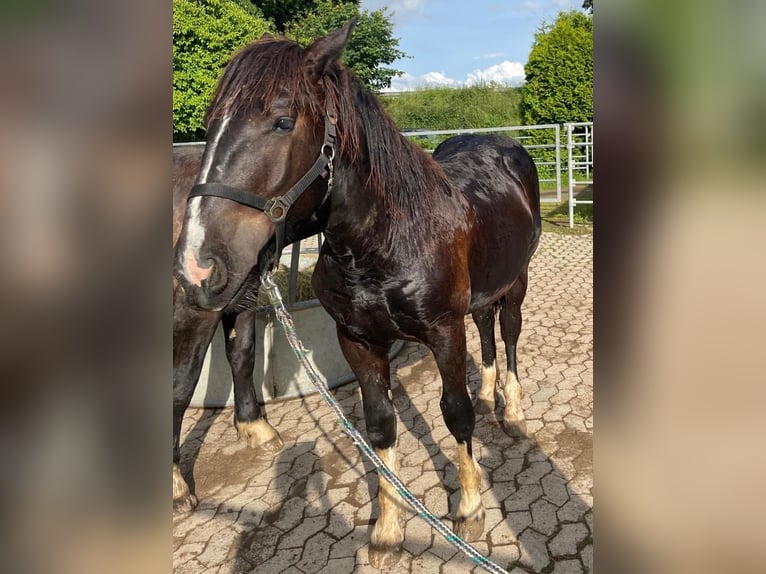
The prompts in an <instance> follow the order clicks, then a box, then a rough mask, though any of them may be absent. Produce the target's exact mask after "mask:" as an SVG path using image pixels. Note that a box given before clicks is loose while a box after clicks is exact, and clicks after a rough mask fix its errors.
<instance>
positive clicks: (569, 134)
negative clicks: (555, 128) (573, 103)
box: [566, 124, 575, 229]
mask: <svg viewBox="0 0 766 574" xmlns="http://www.w3.org/2000/svg"><path fill="white" fill-rule="evenodd" d="M566 126H567V176H568V178H569V228H570V229H572V228H573V227H574V201H575V199H574V173H573V166H572V153H573V150H572V124H566Z"/></svg>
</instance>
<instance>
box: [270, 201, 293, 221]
mask: <svg viewBox="0 0 766 574" xmlns="http://www.w3.org/2000/svg"><path fill="white" fill-rule="evenodd" d="M288 209H290V206H289V205H287V203H285V201H284V198H283V197H278V198H277V199H275V200H274V203H272V204H271V206H270V207H269V208H268V209H267V210H266V215H267V216H268V218H269V219H271V221H273V222H274V223H279V222H280V221H282V220H283V219H284V218H285V217H287V210H288Z"/></svg>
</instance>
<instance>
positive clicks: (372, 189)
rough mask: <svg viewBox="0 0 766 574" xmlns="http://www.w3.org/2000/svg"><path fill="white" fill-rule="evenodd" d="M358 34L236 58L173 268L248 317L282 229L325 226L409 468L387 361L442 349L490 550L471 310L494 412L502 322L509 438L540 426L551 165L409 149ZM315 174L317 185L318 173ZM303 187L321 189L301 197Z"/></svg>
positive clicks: (383, 489) (371, 391)
mask: <svg viewBox="0 0 766 574" xmlns="http://www.w3.org/2000/svg"><path fill="white" fill-rule="evenodd" d="M352 28H353V22H350V23H349V24H348V25H346V26H344V27H343V28H341V29H340V30H337V31H336V32H333V33H332V34H329V35H328V36H326V37H324V38H320V39H319V40H317V41H316V42H314V44H312V45H311V46H309V47H308V48H306V49H303V48H301V47H299V46H298V45H296V44H295V43H293V42H290V41H287V40H284V39H274V38H262V39H261V40H259V41H258V42H255V43H253V44H251V45H249V46H247V47H246V48H244V49H243V50H241V51H240V52H239V53H238V54H237V55H236V56H235V57H234V58H233V59H232V60H231V62H230V63H229V65H228V66H227V68H226V70H225V71H224V74H223V76H222V78H221V80H220V83H219V85H218V88H217V90H216V93H215V95H214V97H213V101H212V103H211V106H210V109H209V110H208V115H207V118H206V121H207V124H208V140H207V147H206V150H205V157H204V162H203V167H202V170H201V174H200V177H199V179H198V181H199V182H200V183H201V185H198V186H195V190H194V191H193V192H192V195H194V197H193V198H192V199H191V200H190V201H189V205H188V208H187V212H186V216H185V219H184V227H183V230H182V233H181V237H180V239H179V242H178V245H177V250H176V268H175V273H176V276H177V278H178V280H179V282H180V284H181V286H182V289H183V291H184V294H185V297H186V299H187V301H188V302H189V304H190V305H192V306H197V307H199V308H202V309H208V310H209V309H219V310H221V309H224V310H225V309H230V308H237V305H239V304H240V301H241V297H242V293H243V290H245V291H246V290H247V284H248V282H249V281H252V277H253V276H254V275H257V274H258V273H260V272H261V271H263V270H265V269H267V268H268V267H269V266H270V264H271V261H270V259H269V258H270V257H273V252H274V246H275V241H276V237H278V236H279V234H280V233H282V231H281V228H282V226H283V225H284V227H285V228H286V230H287V231H286V233H288V234H289V232H290V230H291V229H294V228H295V227H296V226H298V225H299V224H300V223H301V222H304V221H307V220H309V219H310V218H311V217H314V216H316V217H318V219H319V222H320V225H321V227H322V229H323V231H324V234H325V241H324V243H323V246H322V250H321V253H320V257H319V262H318V264H317V267H316V271H315V272H314V276H313V285H314V290H315V292H316V293H317V296H318V297H319V300H320V301H321V303H322V305H323V306H324V308H325V309H326V310H327V312H328V313H329V314H330V315H331V316H332V317H333V318H334V319H335V321H336V323H337V335H338V339H339V341H340V346H341V349H342V350H343V353H344V355H345V357H346V359H347V360H348V362H349V364H350V365H351V368H352V370H353V372H354V374H355V375H356V378H357V380H358V381H359V384H360V387H361V391H362V400H363V404H364V413H365V422H366V426H367V433H368V436H369V439H370V442H371V443H372V445H373V447H374V448H375V449H376V451H377V452H378V454H379V455H380V457H381V458H382V459H383V460H384V461H385V462H386V463H387V464H388V465H389V466H390V467H391V468H392V469H395V468H396V453H395V447H396V444H395V443H396V436H397V433H396V418H395V414H394V409H393V406H392V403H391V394H390V366H389V360H388V357H387V352H388V350H389V348H390V346H391V344H392V342H393V341H394V340H396V339H405V340H411V341H419V342H421V343H423V344H425V345H427V346H428V347H429V348H430V349H431V351H432V352H433V354H434V357H435V359H436V363H437V366H438V369H439V372H440V374H441V377H442V385H443V392H442V399H441V403H440V404H441V411H442V414H443V416H444V420H445V422H446V425H447V428H448V429H449V431H450V432H451V433H452V435H453V436H454V437H455V440H456V441H457V453H458V474H459V481H460V488H461V500H460V503H459V505H458V508H457V512H456V517H455V518H456V519H455V530H456V532H457V533H458V534H460V535H462V536H464V537H465V538H467V539H469V540H475V539H476V538H478V537H479V536H481V534H482V532H483V529H484V507H483V504H482V501H481V497H480V494H479V487H480V483H481V471H480V469H479V465H478V464H477V463H476V461H475V459H474V457H473V452H472V443H471V440H472V434H473V429H474V423H475V416H474V409H473V406H472V404H471V397H470V396H469V393H468V389H467V386H466V333H465V324H464V316H465V315H466V314H467V313H472V314H473V318H474V320H475V321H476V324H477V326H478V328H479V332H480V335H481V342H482V362H483V365H482V388H481V391H480V393H479V399H478V405H477V406H478V407H479V409H480V410H483V411H485V412H486V411H491V410H494V400H495V384H496V379H497V369H496V364H495V344H494V320H495V313H496V312H499V315H500V322H501V328H502V336H503V339H504V341H505V345H506V354H507V360H508V374H507V377H506V379H505V382H504V384H503V385H501V390H502V396H503V399H504V402H505V407H504V410H503V419H504V423H505V426H506V428H507V429H508V430H509V431H524V416H523V413H522V410H521V406H520V400H521V387H520V385H519V382H518V378H517V372H516V342H517V339H518V337H519V331H520V329H521V304H522V301H523V299H524V296H525V293H526V288H527V268H528V265H529V260H530V258H531V256H532V254H533V253H534V251H535V249H536V247H537V243H538V239H539V236H540V213H539V190H538V179H537V170H536V168H535V165H534V163H533V161H532V159H531V158H530V157H529V154H527V152H526V151H525V150H524V149H523V148H522V147H521V146H520V145H519V144H518V143H516V142H514V141H513V140H511V139H508V138H505V137H499V136H485V137H479V136H459V137H456V138H453V139H451V140H448V141H446V142H444V143H443V144H442V145H441V146H439V148H437V150H436V151H435V152H434V154H433V159H432V158H431V157H429V156H428V154H426V153H425V152H423V151H422V150H420V149H418V148H417V147H415V146H413V145H412V144H410V143H409V142H408V141H407V140H406V139H404V138H403V137H402V136H401V135H400V134H399V132H398V130H397V129H396V126H395V125H394V124H393V122H392V121H391V119H390V118H389V117H388V116H387V115H386V113H385V112H384V110H383V108H382V106H381V104H380V103H379V102H378V101H377V99H376V98H375V96H374V95H372V94H370V93H368V92H366V91H365V90H364V88H363V87H362V85H361V83H360V82H359V81H358V80H357V79H356V78H355V77H354V75H353V73H352V72H350V71H349V70H348V69H346V68H345V67H344V66H343V65H342V64H341V63H340V56H341V53H342V51H343V49H344V47H345V45H346V42H347V41H348V38H349V36H350V34H351V30H352ZM336 131H337V133H336ZM323 133H324V139H323ZM331 158H334V159H332V162H330V159H331ZM328 163H330V165H329V166H328V169H330V168H332V167H334V183H333V186H332V188H331V190H330V192H329V196H326V194H327V192H328V181H327V180H326V179H324V178H322V177H316V176H314V175H313V174H315V173H316V170H315V169H314V168H315V166H316V165H320V167H321V166H322V165H326V164H328ZM307 172H308V173H309V175H310V176H311V177H303V176H304V174H306V173H307ZM330 172H331V173H332V169H330ZM307 179H308V180H310V181H309V182H308V183H306V180H307ZM299 180H300V181H301V182H303V184H306V185H305V186H303V185H298V184H296V182H299ZM299 183H300V182H299ZM300 187H305V192H304V193H302V194H301V193H298V194H297V195H296V194H294V193H293V190H295V189H296V188H300ZM288 189H290V191H289V192H288ZM279 198H282V199H279ZM286 198H287V199H286ZM275 206H276V208H275ZM275 209H276V210H275ZM379 503H380V515H379V518H378V520H377V522H376V524H375V527H374V528H373V531H372V538H371V549H370V562H371V564H373V565H375V566H378V567H380V566H383V565H386V564H388V563H389V562H390V559H394V558H395V557H396V552H397V550H398V549H399V547H400V545H401V542H402V539H403V534H402V529H401V526H400V524H399V505H400V503H399V501H398V500H397V494H396V492H395V491H394V490H393V489H392V487H391V486H390V485H389V484H388V483H386V482H385V481H381V485H380V493H379Z"/></svg>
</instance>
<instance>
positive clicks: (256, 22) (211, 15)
mask: <svg viewBox="0 0 766 574" xmlns="http://www.w3.org/2000/svg"><path fill="white" fill-rule="evenodd" d="M240 2H241V0H239V1H238V0H173V138H174V139H175V140H183V139H187V140H188V139H199V138H200V137H202V136H204V128H203V125H202V118H203V116H204V114H205V109H206V108H207V105H208V102H209V101H210V97H211V96H212V94H213V90H214V89H215V85H216V82H217V81H218V78H219V77H220V75H221V72H222V71H223V68H224V65H225V64H226V62H227V61H228V60H229V58H230V57H231V55H232V53H234V52H235V51H236V50H237V49H239V48H241V47H242V46H244V45H245V44H248V43H250V42H252V41H253V40H255V39H257V38H260V37H261V36H262V35H263V34H264V33H266V32H270V31H272V27H271V24H270V23H269V22H268V21H266V20H265V19H264V18H262V17H259V16H258V12H257V9H255V8H251V9H250V10H248V9H246V8H243V7H242V6H241V4H240Z"/></svg>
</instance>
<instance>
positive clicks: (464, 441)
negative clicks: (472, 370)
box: [428, 317, 485, 542]
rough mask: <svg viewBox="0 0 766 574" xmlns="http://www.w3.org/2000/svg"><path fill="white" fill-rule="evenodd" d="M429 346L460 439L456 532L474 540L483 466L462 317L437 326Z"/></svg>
mask: <svg viewBox="0 0 766 574" xmlns="http://www.w3.org/2000/svg"><path fill="white" fill-rule="evenodd" d="M428 346H429V347H430V348H431V351H432V352H433V354H434V357H435V358H436V365H437V367H438V368H439V374H440V375H441V377H442V398H441V403H440V406H441V411H442V414H443V415H444V422H445V423H446V425H447V429H449V431H450V433H452V436H454V437H455V440H457V452H458V479H459V481H460V503H459V504H458V508H457V512H456V513H455V528H454V529H455V533H456V534H458V535H459V536H461V537H462V538H464V539H465V540H467V541H469V542H470V541H474V540H477V539H478V538H480V537H481V535H482V534H483V532H484V516H485V513H484V505H483V503H482V501H481V494H480V490H479V489H480V488H481V470H480V468H479V465H478V463H477V462H476V459H474V457H473V445H472V442H471V441H472V438H473V429H474V425H475V422H476V417H475V415H474V411H473V406H472V405H471V397H470V395H469V393H468V387H467V385H466V339H465V323H464V322H463V318H462V317H459V318H456V319H455V320H453V321H452V322H450V323H448V324H443V325H441V326H439V327H437V328H436V329H435V330H434V332H433V334H432V335H431V336H430V337H429V341H428Z"/></svg>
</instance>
